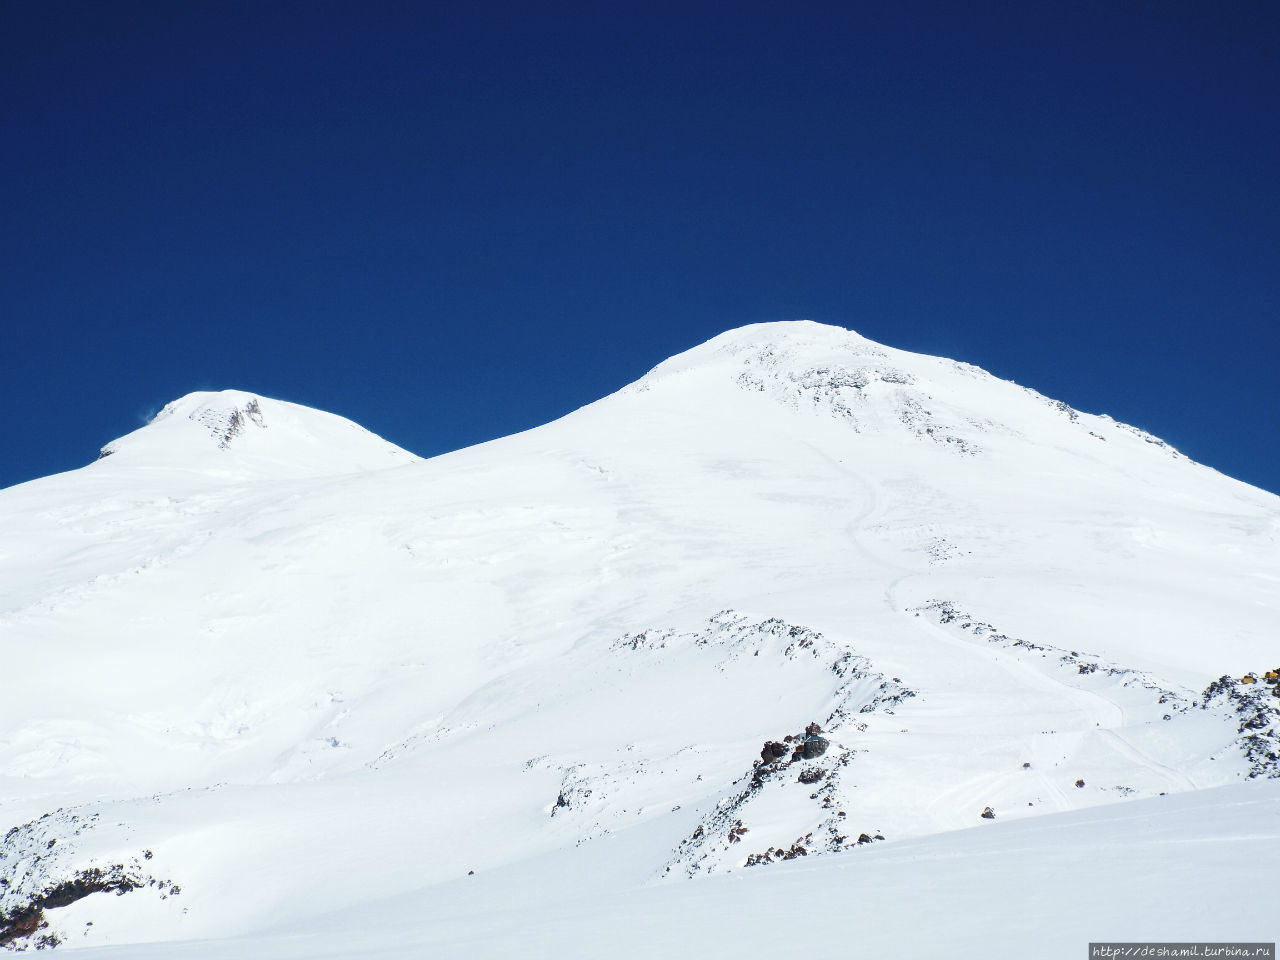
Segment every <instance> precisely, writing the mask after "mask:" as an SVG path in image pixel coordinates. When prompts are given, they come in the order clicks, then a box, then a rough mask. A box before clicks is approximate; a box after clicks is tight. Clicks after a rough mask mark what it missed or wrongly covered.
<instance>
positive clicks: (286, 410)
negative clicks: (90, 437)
mask: <svg viewBox="0 0 1280 960" xmlns="http://www.w3.org/2000/svg"><path fill="white" fill-rule="evenodd" d="M114 455H119V456H120V457H121V458H122V459H123V460H126V461H129V464H130V466H131V467H139V466H144V465H145V466H149V467H155V466H164V465H171V466H180V467H182V468H183V469H186V470H207V471H212V472H215V473H221V474H224V475H256V476H261V477H267V478H286V477H307V476H327V475H332V474H341V473H354V472H359V471H363V470H371V469H378V468H381V467H388V466H402V465H404V464H406V463H412V462H413V461H415V460H417V459H418V458H417V457H415V456H414V455H413V454H411V453H409V452H408V451H405V450H401V449H400V448H399V447H397V446H395V445H394V444H392V443H388V442H387V441H386V440H383V439H382V438H381V437H378V436H375V435H374V434H372V433H370V432H369V431H368V430H365V429H364V428H363V427H360V426H358V425H357V424H354V423H352V422H351V421H350V420H346V419H344V418H342V417H338V416H334V415H333V414H331V413H324V412H323V411H320V410H312V409H310V408H308V407H303V406H299V405H298V404H295V403H286V402H284V401H282V400H268V399H264V398H262V397H258V396H255V395H254V394H251V393H244V392H243V391H240V390H222V391H219V392H217V393H211V392H200V393H189V394H187V395H186V396H185V397H181V398H180V399H178V400H174V401H173V402H172V403H168V404H166V405H165V406H164V407H163V408H162V409H161V410H160V412H159V413H157V414H156V415H155V416H154V417H153V418H152V419H151V422H150V423H148V424H147V425H146V426H145V427H142V428H141V429H139V430H135V431H134V432H133V433H131V434H129V435H127V436H124V437H121V438H120V439H118V440H114V441H112V442H111V443H109V444H107V445H106V446H105V447H103V448H102V451H101V453H100V454H99V459H103V458H106V457H109V456H114ZM118 464H119V461H115V462H114V463H113V464H112V466H117V465H118Z"/></svg>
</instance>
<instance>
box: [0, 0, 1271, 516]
mask: <svg viewBox="0 0 1280 960" xmlns="http://www.w3.org/2000/svg"><path fill="white" fill-rule="evenodd" d="M0 135H2V136H3V145H4V149H3V151H0V191H3V193H2V194H0V199H2V201H3V202H2V203H0V216H2V218H3V219H2V220H0V222H2V223H3V227H4V229H3V230H2V231H0V334H2V339H0V402H3V404H4V410H5V430H4V442H3V444H2V445H0V486H7V485H9V484H12V483H17V482H20V481H23V480H26V479H30V478H32V477H36V476H40V475H44V474H48V473H53V472H57V471H60V470H67V469H71V468H74V467H77V466H80V465H82V464H84V463H86V462H89V461H91V460H92V459H93V458H94V457H95V456H96V453H97V450H98V448H99V447H100V446H101V445H102V444H104V443H106V442H107V441H109V440H111V439H113V438H114V437H116V436H119V435H121V434H123V433H127V432H128V431H130V430H132V429H135V428H136V427H137V426H139V425H140V424H141V423H142V422H143V420H144V419H145V418H146V416H147V415H148V414H150V413H153V412H154V411H155V410H156V409H157V408H158V407H160V406H162V405H163V404H164V403H165V402H167V401H169V400H171V399H174V398H176V397H178V396H181V395H182V394H185V393H188V392H190V391H192V390H197V389H222V388H225V387H234V388H238V389H245V390H251V391H255V392H258V393H261V394H264V395H266V396H271V397H278V398H281V399H285V400H292V401H295V402H298V403H304V404H308V405H310V406H315V407H319V408H322V409H325V410H329V411H332V412H334V413H339V414H342V415H343V416H346V417H350V418H351V419H353V420H355V421H357V422H359V423H360V424H362V425H364V426H366V427H368V428H369V429H371V430H373V431H375V432H376V433H379V434H381V435H383V436H385V437H387V438H388V439H390V440H392V441H394V442H396V443H398V444H400V445H401V446H404V447H407V448H408V449H410V450H412V451H414V452H415V453H419V454H422V455H431V454H435V453H441V452H445V451H447V450H451V449H455V448H458V447H460V446H465V445H467V444H471V443H475V442H479V441H482V440H487V439H491V438H493V437H496V436H501V435H504V434H507V433H512V432H515V431H517V430H522V429H525V428H528V427H532V426H536V425H538V424H540V423H543V422H546V421H548V420H551V419H554V418H556V417H558V416H560V415H562V414H564V413H567V412H568V411H570V410H572V409H574V408H576V407H578V406H581V405H582V404H584V403H588V402H590V401H592V400H594V399H597V398H598V397H600V396H602V395H604V394H606V393H609V392H611V391H613V390H616V389H617V388H619V387H621V386H623V385H624V384H626V383H627V382H629V381H631V380H633V379H635V378H636V377H638V376H639V375H641V374H642V373H643V372H644V371H645V370H647V369H648V368H650V367H651V366H653V365H654V364H656V363H658V362H659V361H661V360H663V359H665V358H666V357H667V356H669V355H671V354H673V353H677V352H679V351H681V350H683V349H686V348H688V347H691V346H694V345H695V344H697V343H700V342H702V341H703V340H706V339H708V338H710V337H711V336H713V335H715V334H716V333H719V332H720V331H722V330H725V329H728V328H730V327H735V326H739V325H741V324H744V323H750V322H754V321H760V320H781V319H798V318H806V319H812V320H819V321H823V322H828V323H835V324H839V325H841V326H846V327H850V328H853V329H855V330H857V331H858V332H860V333H862V334H863V335H865V336H868V337H871V338H872V339H874V340H879V341H881V342H883V343H887V344H889V345H892V346H897V347H902V348H905V349H909V350H915V351H920V352H926V353H936V354H943V355H947V356H952V357H955V358H957V359H961V360H966V361H969V362H971V363H976V364H978V365H979V366H982V367H985V368H986V369H988V370H990V371H991V372H992V373H995V374H996V375H998V376H1002V377H1006V378H1009V379H1013V380H1016V381H1017V382H1019V383H1022V384H1025V385H1027V386H1031V387H1034V388H1036V389H1037V390H1039V391H1040V392H1042V393H1045V394H1047V395H1049V396H1052V397H1055V398H1057V399H1061V400H1065V401H1067V402H1068V403H1070V404H1072V405H1073V406H1076V407H1078V408H1080V409H1083V410H1087V411H1089V412H1093V413H1109V414H1111V415H1112V416H1115V417H1116V418H1117V419H1120V420H1124V421H1127V422H1130V423H1134V424H1137V425H1139V426H1141V427H1143V428H1145V429H1147V430H1150V431H1151V432H1153V433H1155V434H1157V435H1159V436H1161V437H1163V438H1164V439H1165V440H1167V441H1169V442H1170V443H1172V444H1174V445H1175V446H1176V447H1178V448H1179V449H1181V450H1182V451H1183V452H1185V453H1187V454H1188V455H1190V456H1192V457H1194V458H1195V459H1197V460H1200V461H1202V462H1205V463H1208V464H1209V465H1211V466H1213V467H1216V468H1218V469H1219V470H1222V471H1223V472H1226V473H1229V474H1231V475H1233V476H1237V477H1239V478H1241V479H1244V480H1247V481H1249V482H1251V483H1254V484H1257V485H1259V486H1262V487H1265V488H1267V489H1269V490H1272V491H1280V452H1278V451H1277V450H1276V446H1277V440H1280V396H1278V394H1280V390H1278V389H1277V388H1278V386H1280V378H1278V377H1277V373H1276V364H1277V358H1278V357H1280V331H1278V330H1277V321H1280V5H1278V4H1276V3H1274V2H1272V0H1265V2H1248V0H1242V2H1230V0H1228V2H1223V3H1209V2H1203V0H1202V2H1195V3H1180V2H1176V0H1153V2H1123V0H1107V2H1091V0H1071V2H1067V0H1062V2H1057V3H1043V2H1036V0H1016V2H1009V3H981V2H977V3H956V2H939V3H913V2H910V0H905V2H903V0H895V2H876V3H860V2H851V0H846V2H839V3H837V2H830V3H803V2H797V3H791V4H783V3H777V2H771V3H732V4H731V3H725V2H719V3H706V4H702V3H697V2H691V0H684V2H680V3H670V4H667V3H660V2H656V0H646V2H643V3H626V2H597V3H581V4H569V3H556V2H544V3H515V2H507V3H486V2H483V0H478V2H465V3H464V2H451V3H437V2H379V0H362V2H359V3H356V2H346V3H334V2H325V0H307V2H283V0H254V2H248V3H244V2H237V0H215V2H192V0H157V2H152V3H135V2H128V0H112V2H110V3H99V2H94V3H88V2H85V3H68V2H63V0H5V2H4V3H3V4H0Z"/></svg>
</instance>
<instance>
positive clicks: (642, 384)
mask: <svg viewBox="0 0 1280 960" xmlns="http://www.w3.org/2000/svg"><path fill="white" fill-rule="evenodd" d="M709 391H718V392H719V394H720V395H721V396H722V397H723V396H727V395H728V394H738V395H741V394H742V393H746V394H755V395H759V396H763V397H765V398H768V399H769V400H771V401H772V402H773V404H775V405H778V406H781V407H783V408H786V409H789V410H791V411H795V412H797V413H799V414H801V415H803V416H806V417H809V418H814V417H816V418H818V419H822V420H828V421H830V420H834V421H836V422H838V423H839V424H841V425H842V426H843V427H845V428H847V429H848V430H851V431H853V432H854V433H858V434H866V435H868V438H871V437H881V438H884V439H887V440H890V441H893V442H897V441H901V440H902V439H906V438H910V439H912V440H913V441H916V442H918V443H921V444H922V445H923V446H924V447H925V448H929V447H935V448H937V449H939V450H942V451H945V452H947V453H949V454H955V455H961V456H976V455H984V454H989V455H996V456H999V453H1000V451H1001V450H1004V452H1005V453H1006V454H1008V455H1009V456H1010V457H1013V458H1015V459H1016V458H1019V457H1023V456H1025V453H1026V448H1025V443H1024V442H1025V441H1030V442H1031V443H1033V444H1037V445H1044V446H1050V447H1055V448H1058V449H1060V450H1062V449H1070V450H1073V451H1074V452H1075V453H1078V454H1085V455H1087V456H1089V457H1093V456H1097V455H1103V457H1104V459H1105V458H1106V456H1107V455H1106V454H1105V453H1104V450H1103V448H1102V446H1101V444H1102V443H1105V442H1107V441H1112V442H1113V443H1114V442H1118V443H1119V444H1120V445H1121V446H1128V447H1131V448H1132V449H1143V448H1145V452H1146V453H1150V452H1152V451H1159V452H1160V453H1161V454H1162V455H1163V456H1164V457H1166V458H1170V457H1171V458H1175V459H1185V458H1182V457H1181V454H1179V453H1178V452H1177V451H1176V450H1174V449H1173V448H1172V447H1171V446H1169V445H1168V444H1166V443H1164V442H1163V441H1162V440H1159V439H1158V438H1156V437H1153V436H1151V435H1150V434H1148V433H1146V432H1145V431H1142V430H1140V429H1138V428H1136V427H1131V426H1129V425H1127V424H1122V423H1118V422H1117V421H1115V420H1113V419H1111V418H1110V417H1107V416H1093V415H1090V414H1084V413H1081V412H1079V411H1077V410H1074V409H1073V408H1071V407H1070V406H1069V405H1067V404H1066V403H1063V402H1061V401H1058V400H1053V399H1050V398H1048V397H1045V396H1042V395H1041V394H1039V393H1037V392H1036V391H1034V390H1031V389H1029V388H1026V387H1021V386H1018V385H1017V384H1015V383H1012V382H1010V381H1006V380H1001V379H999V378H998V377H995V376H993V375H992V374H990V373H988V372H987V371H985V370H983V369H982V368H980V367H977V366H974V365H972V364H969V363H963V362H960V361H956V360H950V359H947V358H944V357H934V356H928V355H925V354H918V353H911V352H908V351H905V350H898V349H895V348H893V347H886V346H883V345H881V344H878V343H875V342H874V341H871V340H868V339H867V338H865V337H863V336H860V335H859V334H857V333H855V332H853V331H851V330H845V329H843V328H840V327H835V326H829V325H826V324H819V323H813V322H810V321H788V322H778V323H759V324H752V325H749V326H745V327H741V328H739V329H736V330H731V331H728V332H727V333H724V334H721V335H720V336H717V337H715V338H713V339H712V340H709V341H708V342H706V343H704V344H702V345H700V346H698V347H695V348H693V349H691V350H688V351H686V352H685V353H682V354H679V355H678V356H675V357H672V358H671V359H670V360H667V361H665V362H664V363H661V364H659V365H658V366H657V367H655V368H654V369H653V370H651V371H650V372H649V373H648V374H646V375H645V376H644V377H642V378H641V379H640V380H639V381H637V382H636V383H635V384H632V385H631V387H629V388H627V390H625V391H623V392H624V393H631V394H644V393H650V392H652V393H654V394H657V395H661V394H663V393H669V394H672V395H673V396H674V397H680V398H687V397H689V396H690V395H692V394H694V393H697V394H700V395H702V396H706V395H707V394H708V392H709ZM677 402H682V401H677ZM1138 441H1140V442H1138ZM1011 444H1012V446H1011Z"/></svg>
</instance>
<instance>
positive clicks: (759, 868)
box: [0, 323, 1280, 960]
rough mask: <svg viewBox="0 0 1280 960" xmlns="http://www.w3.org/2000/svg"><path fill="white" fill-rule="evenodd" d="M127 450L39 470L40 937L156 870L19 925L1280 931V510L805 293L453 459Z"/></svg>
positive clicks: (213, 943) (874, 938)
mask: <svg viewBox="0 0 1280 960" xmlns="http://www.w3.org/2000/svg"><path fill="white" fill-rule="evenodd" d="M107 451H109V455H107V456H104V457H103V458H102V459H100V460H99V461H97V462H96V463H93V464H91V465H89V466H87V467H85V468H83V469H81V470H77V471H72V472H70V473H66V474H61V475H58V476H54V477H49V478H45V479H42V480H37V481H33V482H30V483H26V484H21V485H19V486H16V487H12V488H9V489H7V490H4V491H0V658H2V659H0V834H3V833H5V832H6V831H7V836H5V837H4V840H3V842H2V843H0V939H2V938H3V936H4V929H5V927H4V918H5V917H9V918H12V917H14V916H15V915H17V913H18V912H19V911H21V910H22V909H23V908H26V907H29V906H30V905H32V904H33V903H38V898H39V897H40V896H41V895H47V894H48V893H49V892H50V891H52V890H55V889H56V888H58V886H59V885H60V884H64V885H65V884H66V883H67V882H68V881H71V880H73V879H74V878H76V877H77V876H81V877H83V876H84V871H86V870H93V869H95V868H96V869H98V870H99V871H103V873H104V875H114V876H116V877H125V878H127V880H128V882H127V883H126V884H125V885H126V886H132V887H135V889H132V890H129V891H128V892H123V893H121V894H120V895H113V893H112V891H111V890H107V891H104V892H98V893H92V894H91V895H88V896H85V897H83V898H82V899H78V900H76V901H75V902H72V903H70V904H69V905H61V906H48V907H47V908H46V909H44V911H43V913H42V920H43V922H44V923H45V924H46V926H44V927H42V928H40V929H39V930H38V931H37V932H36V933H34V934H33V935H32V936H28V937H20V938H17V939H14V940H13V942H12V943H10V944H9V946H10V948H14V947H18V948H22V947H31V946H34V945H36V942H37V939H38V938H39V937H41V936H43V937H53V938H56V939H57V940H59V941H60V943H61V946H60V949H68V948H73V947H74V948H80V949H84V950H86V951H88V952H87V953H86V954H85V955H86V956H102V957H104V958H105V957H128V958H133V957H137V958H159V957H175V958H187V957H190V958H224V957H225V958H230V957H236V958H262V960H268V958H294V957H347V956H378V957H386V958H400V957H405V958H408V957H422V956H432V957H454V956H456V957H464V956H465V957H514V956H530V957H541V956H546V957H551V956H555V957H564V956H600V955H604V954H608V955H611V956H613V957H616V958H618V960H625V958H630V957H653V956H689V957H694V956H697V957H704V956H707V957H710V956H735V957H750V956H761V957H764V956H804V957H845V956H876V955H880V954H878V953H877V951H882V952H883V955H885V956H889V955H903V956H926V955H939V956H941V955H945V956H973V957H992V956H995V957H1003V956H1009V957H1014V956H1037V957H1059V956H1060V957H1075V956H1083V955H1085V952H1086V945H1087V943H1088V942H1089V941H1090V940H1094V941H1102V940H1129V941H1135V940H1144V939H1158V940H1186V939H1201V940H1235V941H1257V940H1264V941H1270V940H1275V939H1276V933H1277V929H1280V925H1278V924H1277V921H1276V920H1275V919H1274V918H1275V910H1274V883H1273V882H1271V881H1270V880H1269V877H1270V871H1269V870H1268V869H1267V867H1269V866H1270V865H1272V864H1274V863H1275V862H1276V857H1277V855H1280V816H1278V814H1280V782H1278V780H1277V778H1280V696H1276V695H1275V694H1273V693H1272V692H1271V688H1270V687H1269V686H1268V685H1267V684H1266V683H1265V682H1259V683H1256V684H1245V683H1241V682H1240V678H1241V677H1243V675H1244V674H1245V673H1248V672H1253V673H1255V674H1257V675H1258V676H1259V677H1261V676H1262V674H1263V672H1264V671H1266V670H1270V669H1273V668H1276V667H1278V666H1280V643H1277V634H1276V623H1277V614H1278V613H1280V550H1278V549H1277V548H1278V546H1280V498H1277V497H1275V496H1273V495H1271V494H1268V493H1265V492H1263V491H1260V490H1257V489H1255V488H1252V487H1250V486H1247V485H1245V484H1243V483H1240V482H1237V481H1235V480H1232V479H1230V478H1227V477H1224V476H1223V475H1221V474H1219V473H1217V472H1215V471H1213V470H1211V469H1209V468H1207V467H1204V466H1202V465H1199V464H1197V463H1195V462H1193V461H1191V460H1189V459H1187V458H1186V457H1184V456H1182V455H1181V454H1179V453H1178V452H1177V451H1175V450H1173V449H1172V448H1170V447H1169V446H1168V445H1166V444H1164V443H1163V442H1161V441H1159V440H1158V439H1157V438H1155V437H1152V436H1150V435H1148V434H1145V433H1143V432H1142V431H1141V430H1137V429H1135V428H1133V427H1129V426H1126V425H1124V424H1120V423H1117V422H1116V421H1114V420H1111V419H1110V418H1107V417H1101V416H1094V415H1090V414H1085V413H1081V412H1078V411H1075V410H1072V409H1070V408H1069V407H1067V406H1066V405H1065V404H1061V403H1058V402H1056V401H1053V400H1050V399H1048V398H1045V397H1042V396H1041V395H1039V394H1037V393H1035V392H1034V391H1032V390H1028V389H1026V388H1023V387H1019V386H1017V385H1015V384H1012V383H1009V382H1006V381H1002V380H998V379H996V378H994V377H992V376H991V375H989V374H987V373H985V372H984V371H982V370H980V369H978V368H976V367H973V366H971V365H968V364H963V363H957V362H954V361H951V360H946V359H940V358H935V357H928V356H921V355H917V354H910V353H906V352H903V351H900V350H895V349H892V348H889V347H885V346H881V345H878V344H875V343H872V342H871V341H868V340H866V339H864V338H862V337H860V336H858V335H857V334H855V333H852V332H850V331H846V330H842V329H839V328H835V327H828V326H822V325H819V324H813V323H777V324H757V325H753V326H749V327H744V328H741V329H739V330H734V331H730V332H728V333H726V334H723V335H721V336H719V337H717V338H715V339H714V340H712V341H710V342H708V343H706V344H704V345H702V346H700V347H697V348H695V349H693V350H691V351H688V352H687V353H685V354H681V355H680V356H678V357H675V358H672V359H671V360H668V361H666V362H665V363H662V364H660V365H659V366H658V367H656V368H655V369H654V370H653V371H651V372H650V373H649V374H648V375H646V376H645V377H643V378H642V379H641V380H639V381H637V382H636V383H634V384H632V385H630V386H628V387H626V388H624V389H623V390H621V391H619V392H618V393H616V394H614V395H612V396H609V397H606V398H605V399H603V400H600V401H598V402H597V403H594V404H591V405H590V406H587V407H584V408H583V409H581V410H578V411H576V412H574V413H572V414H570V415H569V416H566V417H564V418H563V419H561V420H558V421H556V422H555V423H551V424H548V425H546V426H544V427H540V428H538V429H535V430H531V431H528V432H526V433H522V434H519V435H516V436H512V437H507V438H504V439H502V440H496V441H493V442H491V443H487V444H482V445H480V446H477V447H472V448H469V449H466V450H462V451H458V452H456V453H452V454H449V455H446V456H442V457H437V458H434V459H430V460H422V459H419V458H417V457H415V456H413V455H412V454H410V453H408V452H406V451H403V450H400V449H399V448H397V447H395V446H393V445H392V444H389V443H387V442H386V441H384V440H382V439H381V438H378V437H376V436H374V435H373V434H370V433H368V432H367V431H365V430H363V429H362V428H360V427H358V426H356V425H355V424H353V423H351V422H350V421H346V420H343V419H342V418H339V417H335V416H333V415H330V414H326V413H321V412H318V411H314V410H309V409H307V408H305V407H300V406H297V405H294V404H288V403H284V402H282V401H276V400H271V399H268V398H263V397H259V396H256V395H253V394H248V393H241V392H237V391H224V392H221V393H201V394H192V395H190V396H187V397H184V398H182V399H180V400H177V401H175V402H174V403H171V404H169V405H168V406H167V407H166V408H165V409H164V410H163V411H162V412H161V414H160V415H158V416H157V417H156V419H155V420H154V421H153V422H152V423H151V424H149V425H147V426H146V427H143V428H142V429H140V430H138V431H136V432H134V433H132V434H130V435H129V436H127V437H124V438H121V439H120V440H117V441H115V442H113V443H112V444H109V445H108V446H107V447H106V448H104V452H107ZM1224 676H1229V677H1230V678H1234V679H1228V680H1226V681H1224V682H1221V683H1217V684H1216V686H1214V687H1212V688H1210V685H1211V684H1214V683H1215V681H1218V680H1219V678H1221V677H1224ZM812 721H816V722H818V723H820V724H821V725H822V727H823V730H824V734H823V735H824V737H826V738H827V739H828V740H829V742H830V746H829V748H828V749H827V751H826V753H825V754H824V755H822V756H820V757H817V758H814V759H807V760H806V759H796V760H792V759H790V756H789V755H788V756H787V757H784V758H783V759H781V760H779V761H776V762H774V763H770V764H767V765H763V766H760V765H759V761H760V750H761V744H762V742H763V741H765V740H779V741H780V740H783V738H784V736H787V735H791V736H796V735H799V734H800V733H801V732H802V731H803V729H804V727H805V725H806V724H808V723H810V722H812ZM1078 784H1079V785H1078ZM988 807H989V808H991V810H992V812H993V813H994V818H993V819H984V818H982V817H981V816H980V815H981V814H982V812H983V810H984V808H988ZM860 837H862V838H863V842H861V843H860V842H858V841H859V838H860ZM112 870H115V871H116V872H115V874H111V871H112ZM117 886H119V885H117Z"/></svg>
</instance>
